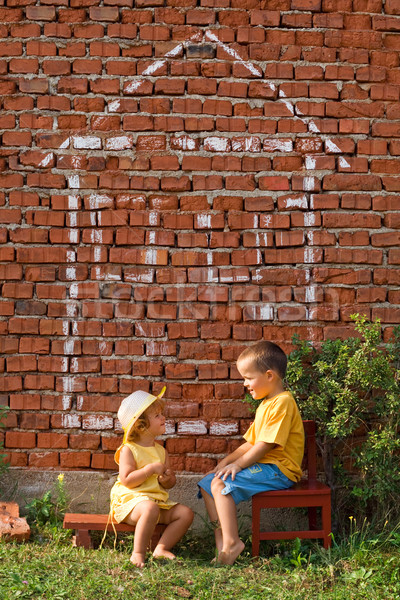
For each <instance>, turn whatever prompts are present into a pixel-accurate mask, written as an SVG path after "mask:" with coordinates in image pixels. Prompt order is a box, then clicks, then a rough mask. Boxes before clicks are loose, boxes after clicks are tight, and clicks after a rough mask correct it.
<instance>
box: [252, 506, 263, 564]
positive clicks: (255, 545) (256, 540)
mask: <svg viewBox="0 0 400 600" xmlns="http://www.w3.org/2000/svg"><path fill="white" fill-rule="evenodd" d="M260 516H261V507H260V506H258V505H257V504H256V503H255V502H253V506H252V523H251V529H252V531H251V555H252V556H259V554H260Z"/></svg>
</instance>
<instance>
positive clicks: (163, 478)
mask: <svg viewBox="0 0 400 600" xmlns="http://www.w3.org/2000/svg"><path fill="white" fill-rule="evenodd" d="M172 475H173V474H172V471H171V469H166V471H165V472H164V473H162V474H161V475H159V476H158V481H159V483H160V484H161V485H162V486H163V487H165V485H168V484H169V483H170V482H171V480H172Z"/></svg>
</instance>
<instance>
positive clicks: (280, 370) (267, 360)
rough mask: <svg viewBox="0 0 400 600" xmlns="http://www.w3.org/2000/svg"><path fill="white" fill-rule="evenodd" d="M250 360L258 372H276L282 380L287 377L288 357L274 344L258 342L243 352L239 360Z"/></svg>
mask: <svg viewBox="0 0 400 600" xmlns="http://www.w3.org/2000/svg"><path fill="white" fill-rule="evenodd" d="M243 359H250V360H252V361H253V363H254V365H255V366H256V368H257V370H259V371H260V372H262V373H264V372H265V371H269V370H270V369H271V370H272V371H275V372H276V373H277V374H278V375H279V377H280V378H281V379H283V378H284V377H285V375H286V366H287V357H286V354H285V353H284V351H283V350H282V348H280V347H279V346H278V345H277V344H274V342H268V341H266V340H264V341H262V342H258V343H257V344H254V345H253V346H250V347H249V348H246V349H245V350H243V352H241V354H240V355H239V357H238V361H239V360H243Z"/></svg>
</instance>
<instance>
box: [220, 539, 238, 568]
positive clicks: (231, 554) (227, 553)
mask: <svg viewBox="0 0 400 600" xmlns="http://www.w3.org/2000/svg"><path fill="white" fill-rule="evenodd" d="M243 550H244V543H243V542H242V540H238V542H236V544H234V545H233V546H230V547H229V548H227V549H226V550H222V552H220V553H219V556H218V559H217V562H218V563H219V564H221V565H233V563H234V562H235V560H236V559H237V557H238V556H239V554H240V553H241V552H243Z"/></svg>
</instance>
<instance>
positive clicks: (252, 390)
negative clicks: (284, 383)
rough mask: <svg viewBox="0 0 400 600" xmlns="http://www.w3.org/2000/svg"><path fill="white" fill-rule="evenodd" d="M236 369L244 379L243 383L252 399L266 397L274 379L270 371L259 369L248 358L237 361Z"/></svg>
mask: <svg viewBox="0 0 400 600" xmlns="http://www.w3.org/2000/svg"><path fill="white" fill-rule="evenodd" d="M237 369H238V371H239V373H240V374H241V376H242V377H243V379H244V382H243V385H244V387H245V388H247V391H248V392H249V394H251V396H252V397H253V398H254V400H262V399H263V398H267V397H268V396H269V394H270V393H271V390H272V387H273V381H274V375H273V372H272V371H265V372H262V371H259V370H258V369H257V367H256V366H255V365H254V362H253V361H252V360H250V359H248V358H247V359H246V358H245V359H242V360H239V361H238V362H237Z"/></svg>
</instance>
